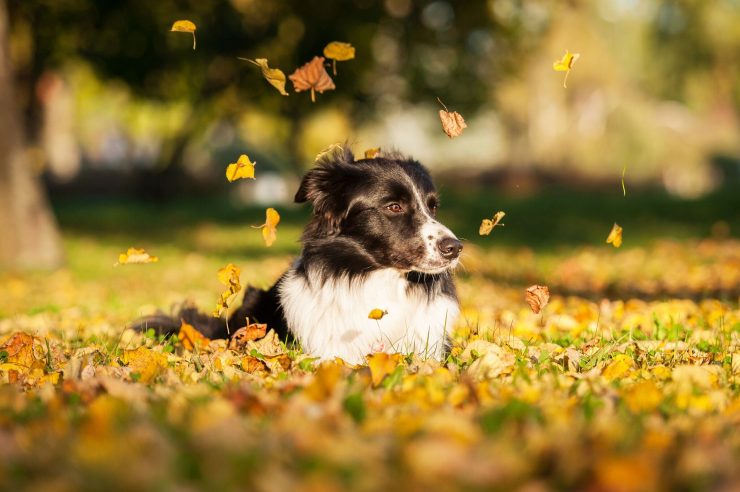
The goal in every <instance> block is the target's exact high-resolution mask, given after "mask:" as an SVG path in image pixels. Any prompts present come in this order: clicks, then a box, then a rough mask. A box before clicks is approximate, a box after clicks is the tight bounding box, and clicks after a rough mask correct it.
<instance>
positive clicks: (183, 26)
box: [170, 20, 196, 49]
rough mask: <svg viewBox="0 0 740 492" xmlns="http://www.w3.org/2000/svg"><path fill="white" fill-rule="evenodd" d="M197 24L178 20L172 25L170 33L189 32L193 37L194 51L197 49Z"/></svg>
mask: <svg viewBox="0 0 740 492" xmlns="http://www.w3.org/2000/svg"><path fill="white" fill-rule="evenodd" d="M195 29H196V28H195V23H194V22H192V21H189V20H178V21H175V22H174V24H172V27H171V28H170V32H189V33H190V34H192V35H193V49H195Z"/></svg>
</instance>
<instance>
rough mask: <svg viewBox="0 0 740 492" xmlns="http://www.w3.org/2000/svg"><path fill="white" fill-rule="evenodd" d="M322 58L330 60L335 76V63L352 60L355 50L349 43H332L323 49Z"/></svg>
mask: <svg viewBox="0 0 740 492" xmlns="http://www.w3.org/2000/svg"><path fill="white" fill-rule="evenodd" d="M324 56H325V57H327V58H329V59H330V60H332V69H333V70H334V75H336V74H337V62H338V61H347V60H352V59H353V58H354V57H355V48H354V46H352V45H351V44H349V43H343V42H341V41H332V42H331V43H329V44H327V45H326V46H325V47H324Z"/></svg>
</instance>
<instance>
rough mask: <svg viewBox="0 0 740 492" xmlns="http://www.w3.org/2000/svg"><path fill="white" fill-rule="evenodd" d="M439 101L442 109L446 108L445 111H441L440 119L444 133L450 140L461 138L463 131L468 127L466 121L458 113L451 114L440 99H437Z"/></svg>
mask: <svg viewBox="0 0 740 492" xmlns="http://www.w3.org/2000/svg"><path fill="white" fill-rule="evenodd" d="M437 101H439V103H440V104H441V105H442V107H444V109H440V110H439V119H440V120H441V121H442V131H444V132H445V133H446V134H447V136H448V137H450V138H454V137H459V136H460V135H461V134H462V131H463V129H465V128H467V127H468V125H467V124H466V123H465V119H464V118H463V117H462V115H461V114H460V113H458V112H457V111H453V112H451V113H450V112H449V111H448V110H447V106H445V104H444V103H443V102H442V100H441V99H440V98H437Z"/></svg>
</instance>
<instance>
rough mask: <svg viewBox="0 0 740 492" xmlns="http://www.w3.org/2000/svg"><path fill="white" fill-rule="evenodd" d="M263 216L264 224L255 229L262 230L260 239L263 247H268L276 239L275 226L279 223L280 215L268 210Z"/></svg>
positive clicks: (273, 210)
mask: <svg viewBox="0 0 740 492" xmlns="http://www.w3.org/2000/svg"><path fill="white" fill-rule="evenodd" d="M265 216H266V219H265V223H264V224H262V225H261V226H257V227H261V228H262V239H264V240H265V245H267V246H268V247H270V246H272V243H274V242H275V240H276V239H277V225H278V223H279V222H280V214H279V213H277V210H275V209H274V208H268V209H267V210H266V211H265Z"/></svg>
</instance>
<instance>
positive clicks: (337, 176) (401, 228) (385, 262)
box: [295, 148, 462, 273]
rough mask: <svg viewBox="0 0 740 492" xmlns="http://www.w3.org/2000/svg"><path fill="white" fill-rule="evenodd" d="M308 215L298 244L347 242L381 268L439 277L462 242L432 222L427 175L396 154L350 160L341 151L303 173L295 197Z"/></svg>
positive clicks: (432, 194) (433, 199) (433, 196)
mask: <svg viewBox="0 0 740 492" xmlns="http://www.w3.org/2000/svg"><path fill="white" fill-rule="evenodd" d="M295 201H296V202H297V203H303V202H307V201H308V202H311V203H312V204H313V209H314V217H313V219H312V221H311V223H310V224H309V225H308V226H307V228H306V232H305V233H304V236H303V239H304V241H307V240H312V239H323V238H331V237H343V238H348V239H351V240H352V242H353V243H355V244H357V245H359V246H360V247H361V248H362V249H363V253H365V254H367V255H369V256H371V257H372V258H373V260H374V261H375V262H376V263H377V264H378V265H380V266H382V267H390V268H396V269H398V270H402V271H415V272H421V273H441V272H444V271H446V270H448V269H451V268H454V267H455V266H456V265H457V262H458V257H459V256H460V251H461V250H462V243H461V242H460V241H459V240H458V239H457V237H456V236H455V235H454V234H453V233H452V231H450V230H449V229H448V228H447V227H445V226H444V225H442V224H440V223H439V222H438V221H437V219H436V214H437V207H438V205H439V198H438V197H437V193H436V190H435V188H434V184H433V183H432V179H431V177H430V176H429V172H428V171H427V170H426V169H425V168H424V166H422V165H421V164H419V163H418V162H416V161H414V160H412V159H408V158H404V157H402V156H400V155H387V156H384V157H378V158H374V159H360V160H357V161H355V159H354V156H353V155H352V152H351V151H350V150H348V149H346V148H342V149H340V150H337V151H335V152H333V153H331V154H329V155H327V156H325V157H323V158H322V159H320V161H319V165H318V166H317V167H316V168H314V169H312V170H311V171H309V172H308V173H306V175H305V176H304V178H303V181H302V182H301V186H300V188H299V189H298V192H297V193H296V196H295Z"/></svg>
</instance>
